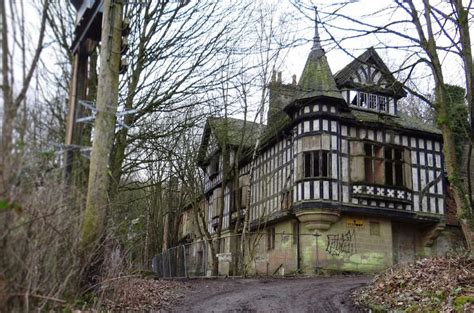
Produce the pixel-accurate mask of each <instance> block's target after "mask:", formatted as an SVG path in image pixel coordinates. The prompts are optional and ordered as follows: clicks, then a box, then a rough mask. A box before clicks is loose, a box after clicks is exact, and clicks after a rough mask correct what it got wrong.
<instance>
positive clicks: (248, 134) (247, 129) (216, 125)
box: [208, 117, 265, 146]
mask: <svg viewBox="0 0 474 313" xmlns="http://www.w3.org/2000/svg"><path fill="white" fill-rule="evenodd" d="M208 123H209V126H210V128H211V129H212V133H213V134H214V136H215V137H216V139H217V141H218V143H219V144H223V143H227V144H229V145H233V146H239V145H240V144H243V145H244V146H253V145H255V143H256V142H257V138H258V136H259V134H260V133H261V130H263V129H262V128H265V125H261V124H259V123H254V122H250V121H244V120H241V119H236V118H231V117H228V118H227V119H225V118H220V117H211V118H209V119H208ZM225 130H228V132H227V138H226V131H225Z"/></svg>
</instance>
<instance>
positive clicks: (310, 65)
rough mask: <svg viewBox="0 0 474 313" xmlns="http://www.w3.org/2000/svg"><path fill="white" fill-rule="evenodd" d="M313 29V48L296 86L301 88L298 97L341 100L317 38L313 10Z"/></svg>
mask: <svg viewBox="0 0 474 313" xmlns="http://www.w3.org/2000/svg"><path fill="white" fill-rule="evenodd" d="M314 21H315V27H314V32H315V33H314V38H313V47H312V48H311V52H310V53H309V56H308V59H307V60H306V65H305V66H304V70H303V73H302V74H301V78H300V81H299V82H298V86H299V87H300V88H301V90H302V93H301V96H300V97H299V98H300V99H304V98H313V97H318V96H326V97H331V98H337V99H342V96H341V93H340V92H339V90H338V88H337V86H336V82H335V81H334V77H333V76H332V73H331V69H330V68H329V64H328V61H327V59H326V55H325V53H324V50H323V48H322V46H321V39H320V38H319V31H318V26H319V25H318V24H319V22H318V12H317V9H316V8H315V19H314Z"/></svg>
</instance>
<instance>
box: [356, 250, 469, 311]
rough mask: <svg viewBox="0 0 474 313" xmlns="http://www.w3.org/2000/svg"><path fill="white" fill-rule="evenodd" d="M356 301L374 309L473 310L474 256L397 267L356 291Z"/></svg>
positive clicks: (445, 258)
mask: <svg viewBox="0 0 474 313" xmlns="http://www.w3.org/2000/svg"><path fill="white" fill-rule="evenodd" d="M354 300H355V301H356V303H358V304H362V305H364V306H368V307H369V308H371V309H373V310H375V311H377V310H381V311H385V310H387V311H399V310H401V311H405V312H420V311H422V312H439V311H441V312H473V311H474V258H473V257H467V256H457V257H437V258H433V259H422V260H418V261H416V262H414V263H410V264H405V265H397V266H394V267H392V268H390V269H388V270H386V271H385V272H383V273H380V274H379V275H377V276H376V277H375V278H374V280H373V282H372V283H371V284H370V285H369V286H368V287H366V288H364V289H362V290H359V291H357V292H356V293H355V294H354ZM471 310H472V311H471Z"/></svg>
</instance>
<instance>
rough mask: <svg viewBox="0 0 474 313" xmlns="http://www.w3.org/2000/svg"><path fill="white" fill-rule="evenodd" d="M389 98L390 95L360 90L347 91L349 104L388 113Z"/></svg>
mask: <svg viewBox="0 0 474 313" xmlns="http://www.w3.org/2000/svg"><path fill="white" fill-rule="evenodd" d="M390 98H391V97H390V96H386V95H381V94H377V93H369V92H365V91H360V90H349V91H348V102H349V104H350V105H352V106H355V107H358V108H362V109H366V110H370V111H375V112H379V113H386V114H389V112H390V108H389V106H390Z"/></svg>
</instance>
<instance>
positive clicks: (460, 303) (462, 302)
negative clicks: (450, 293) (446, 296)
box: [454, 296, 474, 311]
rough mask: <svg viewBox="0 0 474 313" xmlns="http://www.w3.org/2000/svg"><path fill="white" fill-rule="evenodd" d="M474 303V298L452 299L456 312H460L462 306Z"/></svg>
mask: <svg viewBox="0 0 474 313" xmlns="http://www.w3.org/2000/svg"><path fill="white" fill-rule="evenodd" d="M467 303H474V296H459V297H456V298H455V299H454V308H455V309H456V311H462V309H463V307H464V305H466V304H467Z"/></svg>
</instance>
